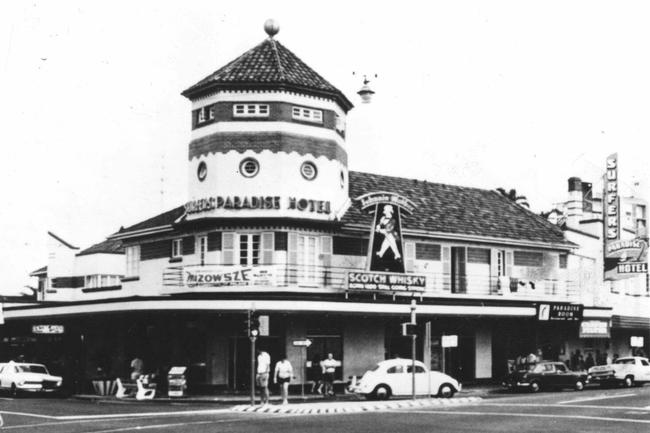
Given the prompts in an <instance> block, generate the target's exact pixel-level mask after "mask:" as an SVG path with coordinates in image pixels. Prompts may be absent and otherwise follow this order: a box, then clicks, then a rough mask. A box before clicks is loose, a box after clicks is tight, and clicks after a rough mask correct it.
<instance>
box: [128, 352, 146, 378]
mask: <svg viewBox="0 0 650 433" xmlns="http://www.w3.org/2000/svg"><path fill="white" fill-rule="evenodd" d="M143 372H144V362H143V361H142V359H140V358H139V357H137V356H136V357H135V358H133V360H132V361H131V380H132V381H134V382H135V381H136V380H138V379H140V376H142V373H143Z"/></svg>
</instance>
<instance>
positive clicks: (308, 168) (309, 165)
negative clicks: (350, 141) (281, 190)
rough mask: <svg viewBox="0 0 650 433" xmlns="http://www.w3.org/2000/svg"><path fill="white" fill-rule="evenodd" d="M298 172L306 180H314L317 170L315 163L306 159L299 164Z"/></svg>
mask: <svg viewBox="0 0 650 433" xmlns="http://www.w3.org/2000/svg"><path fill="white" fill-rule="evenodd" d="M300 174H302V177H304V178H305V179H307V180H314V179H316V175H317V174H318V170H316V165H314V163H313V162H310V161H306V162H303V163H302V165H301V166H300Z"/></svg>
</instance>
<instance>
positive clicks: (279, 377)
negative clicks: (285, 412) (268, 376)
mask: <svg viewBox="0 0 650 433" xmlns="http://www.w3.org/2000/svg"><path fill="white" fill-rule="evenodd" d="M292 377H293V367H292V366H291V363H290V362H289V360H288V359H287V357H286V355H285V356H284V357H282V360H280V361H278V362H276V364H275V372H274V374H273V383H279V384H280V392H281V393H282V404H288V403H289V401H288V398H289V382H291V378H292Z"/></svg>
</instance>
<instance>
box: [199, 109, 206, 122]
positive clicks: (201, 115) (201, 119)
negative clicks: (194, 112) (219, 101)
mask: <svg viewBox="0 0 650 433" xmlns="http://www.w3.org/2000/svg"><path fill="white" fill-rule="evenodd" d="M198 122H199V123H203V122H205V107H203V108H200V109H199V118H198Z"/></svg>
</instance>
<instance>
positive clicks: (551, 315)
mask: <svg viewBox="0 0 650 433" xmlns="http://www.w3.org/2000/svg"><path fill="white" fill-rule="evenodd" d="M583 308H584V307H583V305H582V304H539V305H538V306H537V320H539V321H542V322H545V321H557V320H563V321H569V322H571V321H578V320H582V310H583Z"/></svg>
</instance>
